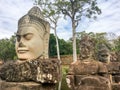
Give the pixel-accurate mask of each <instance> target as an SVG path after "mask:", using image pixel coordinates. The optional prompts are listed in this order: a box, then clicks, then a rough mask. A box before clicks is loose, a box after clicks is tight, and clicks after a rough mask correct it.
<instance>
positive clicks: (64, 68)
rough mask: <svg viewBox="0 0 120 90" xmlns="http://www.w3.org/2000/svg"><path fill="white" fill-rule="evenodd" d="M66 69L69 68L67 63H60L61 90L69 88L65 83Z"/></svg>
mask: <svg viewBox="0 0 120 90" xmlns="http://www.w3.org/2000/svg"><path fill="white" fill-rule="evenodd" d="M68 69H69V66H67V65H62V75H63V77H62V85H61V90H70V89H69V88H68V86H67V83H66V74H67V72H68Z"/></svg>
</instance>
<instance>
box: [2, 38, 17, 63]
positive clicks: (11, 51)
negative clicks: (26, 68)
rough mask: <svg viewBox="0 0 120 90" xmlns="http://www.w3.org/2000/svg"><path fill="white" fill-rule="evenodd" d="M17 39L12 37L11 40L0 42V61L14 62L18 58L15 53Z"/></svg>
mask: <svg viewBox="0 0 120 90" xmlns="http://www.w3.org/2000/svg"><path fill="white" fill-rule="evenodd" d="M14 40H15V37H14V36H12V37H11V38H10V39H1V40H0V59H2V60H4V61H7V60H14V59H15V57H16V53H15V41H14Z"/></svg>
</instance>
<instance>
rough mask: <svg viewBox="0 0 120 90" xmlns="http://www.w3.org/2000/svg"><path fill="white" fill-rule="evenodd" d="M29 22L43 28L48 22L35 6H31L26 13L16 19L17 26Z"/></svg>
mask: <svg viewBox="0 0 120 90" xmlns="http://www.w3.org/2000/svg"><path fill="white" fill-rule="evenodd" d="M29 24H35V25H37V26H38V27H39V26H42V27H43V28H44V29H45V30H47V29H46V26H47V25H49V23H48V22H47V21H45V20H44V18H43V15H42V13H41V11H40V9H39V7H37V6H34V7H33V8H31V9H30V10H29V11H28V13H27V14H26V15H24V16H23V17H21V18H20V20H19V21H18V28H19V27H21V26H25V25H29ZM45 32H46V31H45Z"/></svg>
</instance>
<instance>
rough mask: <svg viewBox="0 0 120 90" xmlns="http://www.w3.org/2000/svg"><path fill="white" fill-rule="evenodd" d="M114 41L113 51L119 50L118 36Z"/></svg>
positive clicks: (119, 40) (119, 41) (119, 38)
mask: <svg viewBox="0 0 120 90" xmlns="http://www.w3.org/2000/svg"><path fill="white" fill-rule="evenodd" d="M114 43H115V47H114V51H116V52H120V37H118V38H117V39H115V40H114Z"/></svg>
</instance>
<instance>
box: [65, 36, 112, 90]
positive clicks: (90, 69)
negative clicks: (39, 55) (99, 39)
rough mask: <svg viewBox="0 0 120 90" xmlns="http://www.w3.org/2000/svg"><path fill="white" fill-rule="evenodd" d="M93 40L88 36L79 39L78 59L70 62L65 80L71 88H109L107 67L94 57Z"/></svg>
mask: <svg viewBox="0 0 120 90" xmlns="http://www.w3.org/2000/svg"><path fill="white" fill-rule="evenodd" d="M94 48H95V42H94V41H93V39H92V38H90V37H89V36H85V37H83V38H82V39H81V40H80V60H78V61H76V62H73V63H71V64H70V68H69V71H68V74H67V76H66V81H67V84H68V87H69V88H70V89H71V90H111V88H110V81H109V79H108V78H107V73H108V71H107V67H106V66H105V65H104V64H103V63H102V62H99V61H96V60H95V59H94V55H95V50H94Z"/></svg>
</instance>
